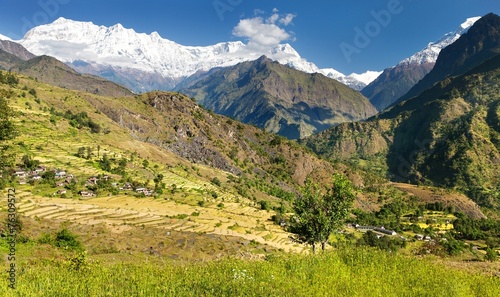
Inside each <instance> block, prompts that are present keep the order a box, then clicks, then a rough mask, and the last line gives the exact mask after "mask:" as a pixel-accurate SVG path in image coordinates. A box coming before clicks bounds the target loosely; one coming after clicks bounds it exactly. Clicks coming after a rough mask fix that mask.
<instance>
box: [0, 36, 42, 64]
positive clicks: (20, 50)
mask: <svg viewBox="0 0 500 297" xmlns="http://www.w3.org/2000/svg"><path fill="white" fill-rule="evenodd" d="M0 50H4V51H6V52H8V53H11V54H13V55H14V56H16V57H18V58H19V59H21V60H24V61H26V60H29V59H32V58H34V57H35V55H34V54H32V53H30V52H29V51H28V50H27V49H26V48H24V47H23V46H22V45H20V44H19V43H16V42H13V41H8V40H0Z"/></svg>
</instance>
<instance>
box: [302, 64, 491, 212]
mask: <svg viewBox="0 0 500 297" xmlns="http://www.w3.org/2000/svg"><path fill="white" fill-rule="evenodd" d="M492 65H495V66H494V69H492V68H493V66H492ZM498 85H500V56H496V57H495V58H493V59H491V60H488V61H486V62H485V64H482V65H480V66H479V67H477V68H474V69H473V71H471V72H469V73H466V74H464V75H462V76H459V77H455V78H450V79H447V80H445V81H443V82H441V83H438V84H436V85H435V86H434V87H433V88H431V89H429V90H427V91H425V92H424V93H422V94H421V95H420V96H418V97H415V98H413V99H411V100H408V101H406V102H405V103H404V104H401V105H398V106H395V107H393V108H392V109H390V110H389V111H387V112H384V113H382V114H380V115H378V116H376V117H375V118H373V119H371V120H368V121H367V122H365V123H350V124H343V125H340V126H338V127H335V128H333V129H329V130H327V131H325V132H323V133H320V134H318V135H315V136H312V137H310V138H308V139H306V141H305V143H306V144H307V145H308V146H309V147H310V148H311V149H313V151H315V152H316V153H318V154H320V155H323V156H325V157H328V158H334V159H341V160H349V159H351V158H355V159H356V158H362V159H367V160H371V161H372V162H375V163H377V164H379V163H380V164H386V166H387V168H388V174H389V176H390V177H391V178H392V179H393V180H396V181H409V182H414V183H432V184H435V185H440V186H446V187H455V188H457V189H460V190H461V191H463V192H465V193H467V194H469V195H470V196H471V197H472V198H473V199H475V201H476V202H478V203H480V204H481V205H482V206H488V207H493V206H494V207H497V206H499V205H500V188H498V185H499V184H500V180H498V175H497V172H498V170H500V128H499V127H500V125H499V123H500V118H499V115H500V112H499V107H500V96H499V95H498V94H499V88H498Z"/></svg>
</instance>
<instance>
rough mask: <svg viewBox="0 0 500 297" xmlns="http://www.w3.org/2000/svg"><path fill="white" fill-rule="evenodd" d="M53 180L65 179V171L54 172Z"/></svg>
mask: <svg viewBox="0 0 500 297" xmlns="http://www.w3.org/2000/svg"><path fill="white" fill-rule="evenodd" d="M54 177H55V178H65V177H66V171H62V170H61V171H56V174H55V176H54Z"/></svg>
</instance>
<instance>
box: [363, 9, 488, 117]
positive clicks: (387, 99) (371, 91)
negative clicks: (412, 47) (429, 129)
mask: <svg viewBox="0 0 500 297" xmlns="http://www.w3.org/2000/svg"><path fill="white" fill-rule="evenodd" d="M478 19H479V17H472V18H468V19H467V20H466V21H465V22H463V23H462V24H460V26H459V28H458V29H457V30H455V31H454V32H449V33H447V34H445V35H444V36H443V37H441V38H440V39H439V40H437V41H435V42H429V44H428V45H427V46H426V47H425V48H424V49H422V50H421V51H419V52H417V53H415V54H413V55H412V56H410V57H408V58H406V59H403V60H402V61H400V62H399V63H398V64H397V65H396V66H393V67H389V68H386V69H384V71H383V73H382V74H381V75H380V76H378V77H377V78H376V79H374V80H373V81H372V82H371V83H369V84H368V85H367V86H366V87H365V88H363V90H362V91H361V92H362V93H363V95H365V96H366V97H367V98H369V99H370V102H372V104H373V105H374V106H375V107H376V108H377V110H379V111H382V110H384V109H385V108H387V107H389V106H390V105H391V104H392V103H394V102H395V101H396V100H398V99H399V98H400V97H401V96H403V95H405V94H406V93H407V92H408V91H409V90H410V89H411V88H412V87H413V86H414V85H416V84H417V83H418V82H419V81H420V80H421V79H422V78H423V77H424V76H425V75H427V74H428V73H429V72H430V71H431V70H432V68H434V65H435V63H436V60H437V58H438V55H439V52H440V51H441V50H442V49H443V48H445V47H447V46H448V45H450V44H452V43H453V42H455V41H456V40H457V39H458V38H459V37H460V36H461V35H463V34H465V33H466V32H467V31H468V30H469V28H470V27H471V26H472V25H473V24H474V23H475V22H476V21H477V20H478Z"/></svg>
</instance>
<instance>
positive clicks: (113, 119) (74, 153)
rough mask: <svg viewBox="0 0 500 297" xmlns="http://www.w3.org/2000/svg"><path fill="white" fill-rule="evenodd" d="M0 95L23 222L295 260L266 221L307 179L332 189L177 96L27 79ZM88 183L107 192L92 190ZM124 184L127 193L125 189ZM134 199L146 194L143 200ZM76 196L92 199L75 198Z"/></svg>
mask: <svg viewBox="0 0 500 297" xmlns="http://www.w3.org/2000/svg"><path fill="white" fill-rule="evenodd" d="M32 90H34V91H32ZM0 92H2V94H5V95H6V96H5V97H6V98H7V101H8V103H9V106H11V107H12V108H13V109H14V110H15V111H16V112H17V113H18V115H17V117H16V118H15V122H16V126H17V127H18V130H19V135H18V136H17V137H16V138H15V139H14V140H13V141H11V142H10V143H9V144H10V146H11V147H10V152H11V153H15V154H16V158H15V162H14V164H13V167H12V169H11V171H10V172H9V173H8V174H5V175H4V177H3V178H5V179H10V178H11V177H12V180H11V181H8V182H9V183H10V186H11V187H14V188H16V190H17V193H18V199H19V200H18V201H19V205H18V208H19V212H20V213H21V214H22V216H24V217H25V218H26V219H29V218H31V219H34V220H43V221H52V222H54V224H55V225H61V224H63V223H64V222H68V223H71V224H76V225H88V226H95V225H99V226H101V225H105V226H107V228H108V229H109V230H110V231H111V232H113V233H116V234H124V232H127V231H129V230H136V229H137V228H148V229H149V228H153V229H154V230H160V231H161V230H163V231H161V232H172V234H173V233H176V234H180V233H182V234H186V233H192V234H196V235H207V236H208V235H210V236H227V237H230V238H239V239H240V240H241V241H242V242H244V243H245V245H248V244H249V242H251V243H252V244H251V245H250V246H261V245H265V246H268V247H269V248H274V249H283V250H286V251H291V250H293V251H300V250H302V248H303V247H302V246H299V245H297V244H295V243H292V242H291V241H290V240H289V238H288V235H289V234H287V233H286V232H285V231H284V230H283V228H281V227H280V226H279V225H277V224H275V223H274V222H272V221H271V217H272V216H273V214H275V213H276V212H275V210H277V209H280V211H283V210H285V211H286V209H287V205H288V203H289V201H290V199H292V198H293V197H294V195H296V193H297V192H298V188H299V187H300V185H301V184H302V183H303V182H304V180H305V179H306V178H308V177H314V178H315V179H317V180H320V181H321V180H322V179H323V180H324V181H325V182H328V179H329V174H330V173H333V172H334V171H335V169H334V168H333V166H332V165H331V164H329V163H327V162H325V161H321V160H319V159H317V158H316V157H314V156H313V155H312V154H310V153H308V152H307V150H305V149H304V148H301V147H299V146H298V145H296V144H294V143H292V142H289V141H287V140H286V139H283V138H281V137H278V136H275V135H271V134H267V133H265V132H263V131H262V130H260V129H258V128H255V127H251V126H247V125H244V124H241V123H238V122H235V121H233V120H231V119H228V118H225V117H222V116H218V115H215V114H213V113H211V112H208V111H206V110H204V109H203V108H201V107H199V106H198V105H197V104H196V103H195V102H193V101H192V100H191V99H189V98H187V97H185V96H183V95H180V94H177V93H150V94H145V95H143V96H136V97H124V98H108V97H102V96H98V95H95V94H88V93H83V92H77V91H69V90H66V89H61V88H58V87H54V86H50V85H45V84H41V83H39V82H37V81H35V80H32V79H30V78H27V77H24V76H19V83H18V84H17V85H11V86H9V85H1V86H0ZM96 127H98V128H96ZM23 157H26V158H28V159H30V160H33V161H34V162H36V164H37V166H39V167H43V168H44V169H45V172H51V171H54V172H65V173H66V174H67V175H68V176H71V177H72V180H71V181H67V182H66V180H65V179H58V178H57V177H55V178H54V179H53V180H48V181H47V179H46V177H45V174H40V176H43V178H41V179H38V180H34V179H33V177H26V178H21V177H14V176H13V175H12V174H13V173H14V170H16V169H25V168H24V166H25V164H24V163H23V161H22V160H24V159H23ZM105 160H107V162H109V167H106V166H104V163H105ZM120 162H124V163H120ZM119 164H122V165H123V164H125V166H124V167H123V168H121V167H120V166H121V165H119ZM120 168H121V169H120ZM119 169H120V170H119ZM337 170H341V171H342V170H345V167H339V168H338V169H337ZM92 178H96V179H97V178H99V179H101V180H104V179H106V180H107V179H109V183H107V184H106V185H101V184H97V183H96V184H89V180H90V179H92ZM126 183H130V184H133V185H134V187H133V189H129V190H126V189H125V190H124V189H121V188H122V187H123V185H124V184H126ZM137 188H149V189H154V194H153V195H152V196H151V197H144V195H143V194H141V193H139V192H137V191H136V189H137ZM82 191H83V192H85V191H93V193H94V194H95V196H92V197H88V198H87V197H82V194H81V193H82ZM261 201H266V203H261ZM2 203H3V202H2ZM262 205H266V210H262V209H261V208H263V207H262ZM3 206H5V205H3V204H2V207H3ZM160 231H158V232H160ZM146 242H147V241H145V242H144V244H145V245H146ZM114 245H115V246H116V247H117V248H118V249H126V246H122V245H121V244H119V243H115V244H114ZM146 247H147V246H144V248H146Z"/></svg>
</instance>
